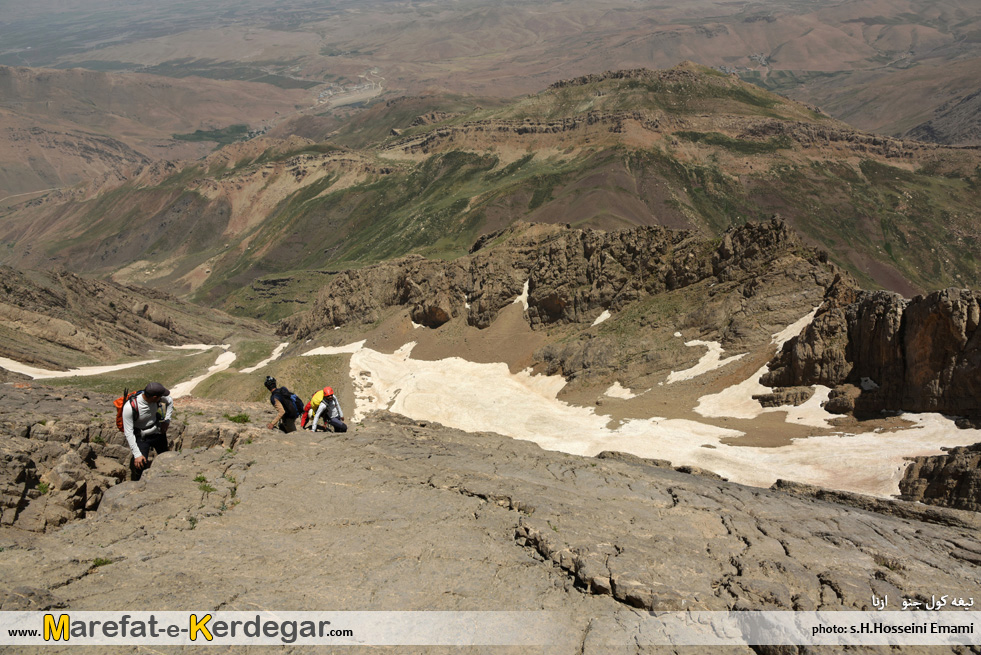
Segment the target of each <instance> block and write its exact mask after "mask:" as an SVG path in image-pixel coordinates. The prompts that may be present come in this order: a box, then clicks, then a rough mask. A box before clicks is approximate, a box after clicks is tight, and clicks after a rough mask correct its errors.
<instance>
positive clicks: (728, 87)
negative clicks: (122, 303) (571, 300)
mask: <svg viewBox="0 0 981 655" xmlns="http://www.w3.org/2000/svg"><path fill="white" fill-rule="evenodd" d="M611 85H612V86H611ZM720 99H721V100H720ZM594 101H595V102H594ZM720 101H721V102H722V105H718V102H720ZM596 102H599V103H600V105H596ZM645 102H646V103H647V109H643V110H638V109H637V108H636V107H637V105H638V103H641V104H643V103H645ZM618 103H619V104H620V105H625V106H629V105H633V106H634V108H633V109H629V111H627V112H626V113H622V112H614V113H610V112H599V111H598V110H594V107H596V106H616V105H617V104H618ZM706 103H708V104H706ZM712 106H719V107H720V110H721V109H722V108H725V107H729V108H730V109H729V110H726V111H728V112H729V113H722V114H719V113H705V110H706V108H710V107H712ZM781 107H783V108H787V109H781ZM732 108H735V109H732ZM638 111H640V113H638ZM733 112H735V113H733ZM536 116H538V117H540V119H536V118H535V117H536ZM549 116H551V118H549ZM563 116H564V118H562V117H563ZM806 116H810V117H811V118H810V119H809V120H807V121H803V122H802V119H803V118H805V117H806ZM502 118H506V119H507V120H505V121H503V122H501V119H502ZM441 119H442V120H440V121H436V122H434V121H432V120H428V121H423V122H419V123H417V124H416V125H406V129H405V130H402V131H401V134H400V135H395V136H390V137H387V138H385V139H383V140H382V141H380V142H378V143H376V144H375V145H374V146H373V147H372V148H367V149H358V150H352V149H349V148H344V147H338V146H334V145H331V144H330V142H329V141H328V142H326V143H320V144H317V143H315V142H310V141H307V140H303V139H299V138H296V137H293V138H292V140H291V141H287V142H275V141H271V140H260V141H258V142H256V143H252V144H241V145H235V146H231V147H229V148H228V149H226V150H225V151H219V153H216V154H215V155H212V156H210V157H209V158H208V159H206V160H204V161H203V162H200V163H196V164H193V165H192V166H190V167H188V168H183V169H182V168H180V167H177V168H173V167H169V166H168V167H161V166H155V167H152V168H151V169H148V170H155V171H157V172H158V173H157V174H156V175H157V176H156V177H154V176H150V177H146V175H144V176H143V177H138V178H136V180H134V181H130V182H127V183H125V184H123V185H122V186H120V187H117V188H116V189H114V190H106V191H105V192H103V193H101V194H98V195H96V196H94V197H92V198H91V199H90V200H85V199H84V197H79V198H77V199H72V198H70V197H67V198H62V199H60V200H59V199H58V198H56V197H52V198H51V199H50V200H48V201H42V202H35V203H31V204H30V206H24V207H21V208H20V209H19V210H18V211H16V212H9V213H8V214H7V216H8V227H7V229H6V230H4V231H3V232H2V233H0V242H2V243H4V244H6V246H7V248H6V254H4V253H3V252H2V251H0V256H2V258H3V260H4V261H7V262H8V263H18V264H19V265H23V266H31V265H37V264H39V263H41V262H44V261H45V260H46V258H47V257H53V258H54V261H59V260H63V258H64V257H66V256H72V257H74V258H76V259H77V261H78V264H76V265H80V266H81V267H82V269H83V270H87V271H89V272H92V273H97V274H100V275H114V276H116V277H117V279H121V280H139V281H140V282H141V283H149V284H153V285H166V286H168V287H170V288H176V289H177V290H178V292H180V293H184V294H187V293H190V292H193V297H194V298H195V299H197V300H200V301H205V302H219V301H220V299H222V298H224V297H225V296H227V295H228V293H229V292H231V291H233V290H234V289H241V288H243V287H245V286H247V285H248V284H250V283H251V282H252V281H253V280H255V279H257V278H258V277H260V276H261V275H262V274H264V273H268V274H274V275H282V274H283V273H286V272H292V271H302V270H307V269H317V268H321V269H322V268H331V269H337V268H343V267H350V266H355V267H358V266H363V265H364V264H367V263H371V262H373V261H380V260H382V259H385V258H389V257H393V256H399V255H402V254H406V253H409V252H417V253H421V254H423V255H427V256H436V257H456V256H459V255H461V254H463V253H464V252H465V251H466V248H468V247H469V245H470V244H471V243H473V242H474V241H475V240H476V239H477V238H478V237H479V236H480V234H482V233H488V232H492V231H495V230H497V229H500V228H501V227H503V226H505V225H507V224H509V223H510V222H512V221H514V220H519V219H520V220H530V221H540V222H541V221H545V222H555V223H573V224H576V225H583V226H595V227H602V228H606V229H611V228H619V227H627V226H630V225H638V224H640V225H645V224H663V225H668V226H671V227H688V228H694V229H698V230H701V231H703V232H704V233H715V234H719V233H721V231H722V230H724V229H725V228H726V227H728V226H729V225H732V224H739V223H742V222H745V221H747V220H763V219H766V218H768V217H769V216H770V215H772V214H774V213H776V214H780V215H781V216H782V217H783V218H784V219H785V220H787V221H788V222H789V223H790V224H791V225H793V226H794V227H795V228H796V229H797V230H798V231H799V232H801V234H802V235H803V236H804V237H805V239H807V240H808V241H809V242H810V243H811V244H812V245H820V246H822V247H824V248H825V249H828V250H829V251H830V252H832V253H833V256H834V257H836V258H838V263H839V264H841V265H843V266H845V267H846V268H847V269H848V270H850V272H852V273H853V274H854V275H856V276H857V277H858V278H859V279H860V280H862V281H863V282H864V283H876V284H878V285H881V286H885V287H886V288H890V289H893V290H897V291H900V292H903V293H905V294H907V295H910V294H912V293H915V292H916V291H918V290H922V289H924V288H927V287H931V286H942V285H945V284H951V283H957V282H958V281H960V282H961V283H962V284H963V283H967V282H971V281H972V280H974V279H975V278H978V276H981V270H979V269H978V266H977V263H976V262H974V261H973V260H972V259H971V258H970V257H968V256H967V255H968V254H969V252H970V248H968V249H967V250H965V249H964V248H962V247H955V246H957V245H959V244H970V243H974V242H975V241H976V240H977V239H978V238H979V237H978V235H977V234H976V232H977V230H976V225H977V223H978V222H977V221H976V220H975V218H976V214H977V209H976V206H977V204H976V202H975V201H976V200H977V196H978V185H977V183H976V181H975V180H974V177H972V176H973V175H975V168H976V166H977V164H976V162H977V161H979V155H978V154H977V153H975V151H974V150H971V149H963V148H961V149H957V148H947V147H943V146H936V145H927V144H922V143H917V142H907V141H901V140H897V139H891V138H887V137H880V136H876V135H867V134H863V133H861V132H858V131H855V130H852V129H850V128H847V127H845V126H843V125H839V124H838V123H837V122H836V121H834V119H830V118H828V117H824V116H821V115H819V114H817V113H815V112H814V110H813V109H809V108H807V107H805V106H804V105H799V104H797V103H793V102H792V101H788V100H785V99H782V98H780V97H779V96H775V95H773V94H770V93H768V92H766V91H763V90H760V89H758V88H756V87H752V86H750V85H748V84H746V83H743V82H740V81H739V80H737V79H735V78H733V77H731V76H725V75H722V74H720V73H718V72H717V71H711V70H709V69H704V68H702V67H697V66H693V65H690V64H685V65H683V66H680V67H677V68H676V69H672V70H670V71H661V72H650V71H647V72H637V71H627V72H625V73H616V72H614V73H610V74H608V75H606V76H593V77H588V78H582V79H581V80H579V81H578V82H577V81H572V82H567V83H563V84H560V85H559V86H557V87H556V88H555V89H552V90H550V91H546V92H544V93H543V94H539V95H537V96H533V97H530V98H528V99H524V100H519V101H517V102H515V103H513V104H512V105H510V106H509V107H508V108H504V109H501V108H489V109H481V108H475V109H474V110H473V111H472V112H471V114H469V115H468V114H459V113H458V114H451V115H446V116H442V117H441ZM410 122H412V121H409V120H406V123H410ZM263 146H266V149H265V150H264V151H263V152H260V150H262V149H263ZM234 153H240V154H239V155H236V154H234ZM332 162H333V163H332ZM972 164H973V165H972ZM160 173H163V176H162V179H161V176H160ZM168 173H169V177H168V175H167V174H168ZM250 189H251V190H250ZM250 194H251V195H250ZM257 194H262V195H264V196H267V197H268V200H259V198H260V196H259V195H257ZM940 197H943V198H944V206H942V207H939V206H937V203H936V202H934V200H935V199H936V198H940ZM236 207H239V209H236ZM243 209H244V210H245V211H246V212H248V211H252V212H253V213H251V214H250V215H244V214H243V213H242V211H243ZM137 214H143V215H146V216H147V221H146V222H147V224H148V226H142V225H141V227H139V228H138V229H135V230H130V231H129V233H128V234H127V233H124V234H123V241H122V242H121V243H119V242H117V241H116V240H113V241H112V245H111V247H110V246H109V243H110V242H109V241H103V242H102V243H99V242H98V241H97V240H96V239H95V238H93V236H95V237H96V238H102V239H105V238H106V237H107V236H108V235H111V234H115V233H117V232H119V231H120V230H124V225H125V223H126V222H127V221H128V220H129V219H128V218H127V217H128V216H130V215H137ZM27 224H30V226H31V228H30V230H31V231H27V230H26V229H25V225H27ZM45 225H47V226H49V227H48V228H47V229H48V231H49V234H48V235H47V236H45V235H43V233H40V232H38V231H37V230H38V229H39V228H42V227H43V226H45ZM69 225H75V226H77V227H69ZM928 225H929V226H930V227H929V229H927V227H926V226H928ZM97 226H98V227H97ZM195 226H196V227H195ZM934 228H935V229H934ZM52 230H53V231H52ZM61 231H67V232H68V234H72V235H74V238H73V239H68V240H66V239H64V238H60V234H59V233H60V232H61ZM20 232H25V233H27V234H30V235H31V238H32V239H33V240H34V241H40V242H41V243H43V244H45V245H44V246H43V248H44V249H45V250H47V251H49V252H48V253H45V255H46V258H41V257H39V256H38V255H39V254H40V253H37V251H34V252H35V254H33V255H30V254H29V253H30V252H31V251H29V250H27V249H23V248H21V247H19V243H20V241H19V239H20V238H22V237H18V236H17V235H18V234H19V233H20ZM100 233H102V234H104V235H105V236H103V237H98V235H99V234H100ZM189 235H190V237H191V238H190V240H189V239H188V236H189ZM44 265H47V264H44ZM958 276H959V277H958ZM233 304H234V303H233ZM281 317H282V316H276V317H275V318H281Z"/></svg>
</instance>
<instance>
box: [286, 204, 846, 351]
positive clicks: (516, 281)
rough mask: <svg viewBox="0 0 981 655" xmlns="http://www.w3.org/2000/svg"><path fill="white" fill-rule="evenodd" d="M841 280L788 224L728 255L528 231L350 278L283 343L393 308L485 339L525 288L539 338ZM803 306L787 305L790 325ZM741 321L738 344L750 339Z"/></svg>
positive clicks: (726, 240)
mask: <svg viewBox="0 0 981 655" xmlns="http://www.w3.org/2000/svg"><path fill="white" fill-rule="evenodd" d="M489 244H495V245H489ZM830 271H831V267H830V266H829V265H827V264H826V257H824V256H823V255H821V254H820V253H818V252H816V251H810V250H807V249H805V248H803V247H802V246H801V245H800V242H799V241H798V239H797V237H796V236H795V235H794V234H793V233H792V232H791V230H790V229H789V228H788V227H787V226H786V225H785V224H784V223H783V222H782V221H780V220H778V219H774V220H772V221H768V222H764V223H759V224H748V225H745V226H742V227H738V228H733V229H731V230H729V231H728V232H726V234H725V235H724V236H723V237H722V239H721V242H720V243H718V244H714V243H712V242H710V241H708V240H706V239H704V238H703V237H701V236H699V235H696V234H694V233H692V232H687V231H671V230H667V229H665V228H661V227H639V228H633V229H629V230H618V231H613V232H601V231H597V230H574V229H569V228H563V227H559V226H544V225H536V226H528V225H518V226H515V227H512V228H508V229H507V230H504V231H503V232H500V233H495V234H491V235H487V236H485V237H482V238H481V240H479V241H478V242H477V243H476V244H475V245H474V247H473V248H472V249H471V254H470V256H469V257H466V258H461V259H459V260H456V261H454V262H437V261H428V260H425V259H422V258H421V257H417V256H414V257H407V258H404V259H400V260H396V261H393V262H389V263H386V264H380V265H377V266H369V267H365V268H363V269H359V270H356V271H346V272H343V273H340V274H338V275H337V276H336V277H335V278H334V280H333V282H332V283H331V285H330V286H328V287H325V288H324V289H323V290H322V291H321V293H320V295H319V297H318V298H317V301H316V302H315V303H314V307H313V309H312V310H310V311H309V312H305V313H303V314H301V315H297V316H294V317H292V318H289V319H286V320H284V321H283V322H281V323H280V327H279V333H280V334H282V335H291V336H293V337H294V338H296V339H300V338H304V337H306V336H308V335H309V334H311V333H313V332H316V331H318V330H321V329H324V328H327V327H333V326H339V325H345V324H350V323H354V324H359V323H361V324H366V323H372V322H374V321H376V320H378V318H379V317H380V316H381V314H382V312H384V311H385V310H386V309H388V308H391V307H406V308H408V309H409V311H410V313H411V316H412V319H413V320H414V321H415V322H417V323H420V324H423V325H427V326H429V327H439V326H440V325H442V324H443V323H445V322H446V321H448V320H450V319H451V318H453V317H456V316H465V317H466V320H467V323H468V324H469V325H472V326H474V327H478V328H484V327H487V326H488V325H490V323H491V322H492V321H493V320H494V318H495V317H496V315H497V313H498V312H500V310H501V309H503V308H504V307H506V306H508V305H509V304H511V303H512V302H513V301H514V299H515V298H516V297H517V296H518V295H519V294H521V292H522V288H523V285H524V284H525V283H527V285H528V296H527V301H528V312H527V317H528V321H529V324H530V325H531V326H532V327H533V328H545V327H548V326H553V325H558V324H582V323H586V322H589V323H591V322H592V321H594V320H595V319H596V318H597V317H598V316H599V314H600V313H602V312H603V311H611V312H618V311H622V310H624V309H625V308H626V307H628V306H630V305H631V304H632V303H635V302H637V301H639V300H642V299H645V298H649V297H651V296H653V295H656V294H661V293H665V292H671V291H674V290H677V289H680V288H684V287H690V286H692V285H695V284H697V283H708V284H710V285H714V284H726V285H732V286H726V289H727V290H728V291H733V286H738V288H737V289H736V290H735V291H734V294H738V295H739V296H741V297H742V299H743V300H748V299H751V298H753V297H756V296H764V295H767V293H769V291H772V288H771V289H768V290H767V292H764V287H768V286H770V285H773V286H779V284H778V281H779V280H780V279H786V280H787V282H786V284H790V283H791V278H792V282H793V283H795V284H796V285H797V287H798V288H797V289H796V290H795V292H794V293H796V294H801V293H803V296H801V297H803V298H810V297H811V293H812V292H813V291H814V290H816V289H819V288H820V289H823V288H824V286H826V285H827V284H828V283H829V282H830V279H831V273H830ZM790 295H793V294H790ZM771 300H772V299H771ZM770 304H771V305H772V304H774V303H772V302H771V303H770ZM797 305H800V306H797ZM802 306H803V305H802V303H801V302H800V301H798V302H797V303H796V304H795V305H794V306H793V307H790V303H788V311H789V312H791V313H792V314H794V316H793V318H792V319H791V321H789V322H792V321H793V320H796V319H797V318H799V314H798V312H800V310H801V307H802ZM801 313H806V310H804V312H801ZM731 314H732V312H731V311H730V312H729V316H728V317H727V323H728V329H729V330H730V332H729V334H727V335H725V337H728V338H730V339H731V338H735V337H737V336H739V331H740V330H741V329H743V326H742V325H741V323H740V321H739V320H738V319H734V318H733V317H732V315H731ZM552 358H553V359H554V358H555V357H552ZM566 359H568V358H566Z"/></svg>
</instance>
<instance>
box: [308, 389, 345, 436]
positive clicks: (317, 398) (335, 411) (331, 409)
mask: <svg viewBox="0 0 981 655" xmlns="http://www.w3.org/2000/svg"><path fill="white" fill-rule="evenodd" d="M307 407H310V408H311V409H310V410H308V411H313V408H314V407H316V408H317V413H316V414H315V415H314V417H313V422H312V423H311V424H310V431H311V432H316V431H317V423H318V422H319V421H320V417H321V415H323V417H324V430H326V431H329V428H334V432H347V425H345V424H344V412H342V411H341V405H340V403H338V402H337V396H335V395H334V390H333V389H331V388H330V387H324V388H323V389H322V390H321V391H318V392H317V393H315V394H313V398H312V399H311V400H310V404H309V405H307Z"/></svg>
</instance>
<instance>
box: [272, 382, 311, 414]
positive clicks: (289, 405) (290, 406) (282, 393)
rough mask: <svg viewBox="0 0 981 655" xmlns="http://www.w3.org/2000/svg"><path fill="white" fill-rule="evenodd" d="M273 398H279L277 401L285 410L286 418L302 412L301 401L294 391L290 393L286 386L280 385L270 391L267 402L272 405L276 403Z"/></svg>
mask: <svg viewBox="0 0 981 655" xmlns="http://www.w3.org/2000/svg"><path fill="white" fill-rule="evenodd" d="M275 398H279V402H280V403H282V405H283V409H284V410H286V414H285V416H286V418H292V419H295V418H297V417H298V416H299V415H300V414H302V413H303V401H302V400H300V397H299V396H297V395H296V394H295V393H291V392H290V390H289V389H287V388H286V387H280V388H279V389H276V390H275V391H273V392H272V397H271V398H270V399H269V402H270V403H272V404H273V405H275V404H276V402H275V400H274V399H275Z"/></svg>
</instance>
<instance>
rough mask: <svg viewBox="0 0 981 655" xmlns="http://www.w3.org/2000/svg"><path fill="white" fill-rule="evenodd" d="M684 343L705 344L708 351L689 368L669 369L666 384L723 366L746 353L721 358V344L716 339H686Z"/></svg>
mask: <svg viewBox="0 0 981 655" xmlns="http://www.w3.org/2000/svg"><path fill="white" fill-rule="evenodd" d="M685 345H686V346H688V347H692V346H705V347H706V348H708V352H707V353H705V354H704V355H702V358H701V359H699V360H698V363H697V364H695V365H694V366H692V367H691V368H686V369H685V370H683V371H677V372H676V371H671V373H669V374H668V384H671V383H672V382H678V381H679V380H690V379H692V378H693V377H695V376H697V375H701V374H702V373H708V372H709V371H714V370H715V369H717V368H721V367H723V366H725V365H726V364H728V363H729V362H734V361H736V360H737V359H742V358H743V357H745V356H746V353H743V354H741V355H733V356H732V357H726V358H725V359H722V344H721V343H718V342H717V341H686V342H685Z"/></svg>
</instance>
